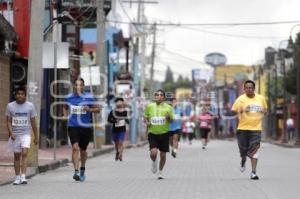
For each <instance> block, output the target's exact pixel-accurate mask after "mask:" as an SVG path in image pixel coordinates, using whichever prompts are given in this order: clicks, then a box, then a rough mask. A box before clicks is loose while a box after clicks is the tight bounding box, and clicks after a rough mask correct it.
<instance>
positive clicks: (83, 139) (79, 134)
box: [68, 127, 93, 150]
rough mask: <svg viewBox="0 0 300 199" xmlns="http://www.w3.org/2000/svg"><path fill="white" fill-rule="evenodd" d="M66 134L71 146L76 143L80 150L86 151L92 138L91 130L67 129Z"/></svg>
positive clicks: (80, 128)
mask: <svg viewBox="0 0 300 199" xmlns="http://www.w3.org/2000/svg"><path fill="white" fill-rule="evenodd" d="M68 134H69V138H70V141H71V144H72V145H73V144H75V143H78V145H79V147H80V149H82V150H86V149H87V146H88V144H89V142H90V139H91V138H92V134H93V129H92V128H82V127H68Z"/></svg>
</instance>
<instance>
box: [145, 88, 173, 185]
mask: <svg viewBox="0 0 300 199" xmlns="http://www.w3.org/2000/svg"><path fill="white" fill-rule="evenodd" d="M154 96H155V99H154V102H152V103H150V104H148V105H147V106H146V109H145V112H144V118H145V123H146V124H147V129H148V141H149V146H150V158H151V160H152V166H151V171H152V172H153V173H157V158H156V157H157V153H158V150H159V151H160V162H159V172H158V179H163V175H162V170H163V168H164V165H165V163H166V153H167V152H169V134H168V131H169V126H170V123H171V122H172V120H173V119H174V114H173V107H172V106H170V105H169V104H167V103H166V102H164V101H165V92H164V91H163V90H157V91H156V92H155V94H154Z"/></svg>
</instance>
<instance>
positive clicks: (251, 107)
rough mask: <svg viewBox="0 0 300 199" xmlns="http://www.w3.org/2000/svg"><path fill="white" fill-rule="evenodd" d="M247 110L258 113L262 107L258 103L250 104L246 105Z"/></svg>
mask: <svg viewBox="0 0 300 199" xmlns="http://www.w3.org/2000/svg"><path fill="white" fill-rule="evenodd" d="M248 110H249V112H250V113H259V112H261V110H262V108H261V106H260V105H258V104H251V105H249V106H248Z"/></svg>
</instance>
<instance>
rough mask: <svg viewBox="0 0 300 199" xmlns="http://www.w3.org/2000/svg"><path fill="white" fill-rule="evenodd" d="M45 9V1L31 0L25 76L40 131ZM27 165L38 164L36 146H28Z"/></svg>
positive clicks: (28, 95)
mask: <svg viewBox="0 0 300 199" xmlns="http://www.w3.org/2000/svg"><path fill="white" fill-rule="evenodd" d="M44 9H45V1H41V0H31V9H30V10H31V16H30V39H29V60H28V76H27V85H28V92H27V100H28V101H30V102H32V103H33V104H34V106H35V108H36V112H37V117H36V124H37V131H38V135H39V132H40V110H41V97H42V89H41V88H42V77H43V75H42V74H43V69H42V64H43V60H42V56H43V52H42V51H41V49H43V20H42V19H43V16H44ZM27 163H28V166H31V167H37V166H38V146H36V145H33V146H31V147H30V150H29V153H28V160H27Z"/></svg>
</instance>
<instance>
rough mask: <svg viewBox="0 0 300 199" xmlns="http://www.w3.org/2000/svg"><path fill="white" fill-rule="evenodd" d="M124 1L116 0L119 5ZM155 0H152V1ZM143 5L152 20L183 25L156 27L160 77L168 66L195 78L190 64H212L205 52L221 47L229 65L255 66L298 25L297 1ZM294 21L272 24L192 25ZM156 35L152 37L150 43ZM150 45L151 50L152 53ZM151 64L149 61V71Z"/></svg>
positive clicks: (130, 13) (192, 0)
mask: <svg viewBox="0 0 300 199" xmlns="http://www.w3.org/2000/svg"><path fill="white" fill-rule="evenodd" d="M120 1H121V0H117V2H118V4H119V8H120ZM151 1H152V0H151ZM157 1H158V4H145V14H146V16H147V20H148V22H149V23H152V22H157V23H177V24H182V25H181V26H158V32H157V48H156V59H155V79H157V80H160V81H162V80H163V79H164V71H165V70H166V68H167V66H168V65H169V66H170V68H171V70H172V71H173V72H174V73H175V77H176V76H178V75H179V74H182V75H184V76H186V77H191V69H194V68H201V67H209V66H207V65H206V64H205V63H204V57H205V55H207V54H208V53H211V52H220V53H222V54H224V55H225V56H226V57H227V64H244V65H249V66H250V65H253V64H258V63H261V62H262V60H263V59H264V49H265V48H266V47H268V46H271V47H273V48H275V49H278V48H284V47H286V45H287V39H288V38H289V36H290V33H291V32H292V35H293V36H294V35H295V34H296V32H298V31H299V30H300V25H299V26H298V25H296V24H300V12H299V8H300V1H299V0H251V1H249V0H157ZM122 4H123V7H124V8H125V10H126V12H127V15H125V16H124V14H122V16H123V17H122V20H125V21H126V19H127V20H128V18H129V17H130V18H131V19H132V20H134V19H135V18H136V7H137V6H136V5H134V4H133V5H132V6H131V7H130V6H129V4H128V3H124V2H123V3H122ZM283 21H296V22H295V23H289V24H272V25H251V26H250V25H226V26H224V25H222V26H221V25H209V26H208V25H205V26H203V25H202V26H200V25H193V26H191V25H190V26H188V25H184V24H209V23H210V24H224V23H225V24H228V23H261V22H283ZM151 38H152V35H150V36H149V41H148V43H149V42H151ZM150 49H151V45H150V44H148V51H147V53H148V54H150ZM148 69H149V66H148V68H147V70H148Z"/></svg>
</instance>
